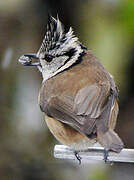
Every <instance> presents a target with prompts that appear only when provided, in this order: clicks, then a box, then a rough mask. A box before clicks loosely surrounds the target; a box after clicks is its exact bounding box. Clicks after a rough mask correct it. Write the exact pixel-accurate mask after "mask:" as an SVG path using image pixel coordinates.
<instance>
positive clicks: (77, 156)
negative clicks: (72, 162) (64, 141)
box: [74, 151, 82, 165]
mask: <svg viewBox="0 0 134 180" xmlns="http://www.w3.org/2000/svg"><path fill="white" fill-rule="evenodd" d="M74 155H75V157H76V159H77V160H78V161H79V165H80V164H81V159H82V158H81V157H80V155H79V153H78V151H75V152H74Z"/></svg>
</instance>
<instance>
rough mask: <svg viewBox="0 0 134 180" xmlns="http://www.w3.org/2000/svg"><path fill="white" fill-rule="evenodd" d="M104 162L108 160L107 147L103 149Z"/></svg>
mask: <svg viewBox="0 0 134 180" xmlns="http://www.w3.org/2000/svg"><path fill="white" fill-rule="evenodd" d="M103 160H104V162H105V163H107V162H108V161H109V160H108V150H107V149H104V159H103Z"/></svg>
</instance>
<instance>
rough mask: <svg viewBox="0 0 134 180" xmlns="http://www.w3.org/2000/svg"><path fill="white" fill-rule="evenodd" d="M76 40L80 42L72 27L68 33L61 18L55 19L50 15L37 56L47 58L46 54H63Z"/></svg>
mask: <svg viewBox="0 0 134 180" xmlns="http://www.w3.org/2000/svg"><path fill="white" fill-rule="evenodd" d="M76 42H77V43H78V38H77V37H75V36H74V35H73V30H72V28H71V27H70V29H69V31H68V32H67V33H66V32H65V30H64V26H63V24H62V23H61V21H60V20H59V18H58V17H57V19H55V18H54V17H52V16H50V17H49V19H48V24H47V31H46V35H45V37H44V39H43V42H42V45H41V47H40V49H39V51H38V52H37V57H39V58H45V54H51V55H53V56H57V55H59V54H60V55H62V54H64V53H65V52H66V51H68V50H69V49H70V46H72V45H73V44H74V43H76ZM71 48H72V47H71Z"/></svg>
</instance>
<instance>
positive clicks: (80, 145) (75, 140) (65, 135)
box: [45, 114, 96, 150]
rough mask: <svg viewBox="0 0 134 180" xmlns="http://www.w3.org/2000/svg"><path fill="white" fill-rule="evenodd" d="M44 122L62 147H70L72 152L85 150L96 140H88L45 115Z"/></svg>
mask: <svg viewBox="0 0 134 180" xmlns="http://www.w3.org/2000/svg"><path fill="white" fill-rule="evenodd" d="M45 120H46V124H47V126H48V128H49V129H50V131H51V133H52V134H53V135H54V136H55V137H56V139H57V140H58V141H59V142H61V143H62V144H64V145H67V146H70V147H71V148H73V149H74V150H83V149H87V148H88V147H89V146H91V145H93V144H94V143H96V138H94V139H89V138H87V137H86V136H85V135H83V134H81V133H79V132H78V131H76V130H75V129H73V128H71V127H70V126H68V125H65V124H63V123H61V122H59V121H57V120H55V119H53V118H51V117H48V116H47V115H46V114H45Z"/></svg>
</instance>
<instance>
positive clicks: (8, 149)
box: [0, 0, 134, 180]
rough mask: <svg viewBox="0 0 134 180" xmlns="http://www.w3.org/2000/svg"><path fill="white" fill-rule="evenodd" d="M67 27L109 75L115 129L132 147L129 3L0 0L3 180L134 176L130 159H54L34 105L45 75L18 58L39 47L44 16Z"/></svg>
mask: <svg viewBox="0 0 134 180" xmlns="http://www.w3.org/2000/svg"><path fill="white" fill-rule="evenodd" d="M48 12H49V13H51V14H52V15H53V16H55V17H56V16H57V13H58V15H59V18H60V20H61V21H62V22H63V23H64V25H65V26H66V27H69V26H72V27H73V29H74V31H75V34H76V35H77V36H78V37H79V39H80V41H81V42H82V43H83V44H84V45H86V46H87V47H88V48H90V49H91V50H92V51H93V52H94V54H95V55H96V56H97V57H98V58H99V59H100V61H101V62H102V64H103V65H104V66H105V67H106V68H107V70H108V71H109V72H110V73H111V74H112V75H113V76H114V78H115V81H116V83H117V85H118V87H119V90H120V95H119V105H120V113H119V116H118V123H117V126H116V132H118V134H119V135H120V137H121V138H122V140H123V141H124V143H125V147H127V148H134V138H133V136H134V75H133V73H134V1H132V0H124V1H121V0H64V1H63V0H59V1H56V0H38V1H37V0H28V1H26V0H6V1H3V0H1V1H0V80H1V83H2V84H1V86H0V180H68V179H70V180H107V179H108V180H116V179H117V180H126V179H129V180H133V179H134V166H133V165H131V164H116V165H113V166H110V165H105V164H103V163H102V164H96V163H91V164H85V165H81V166H79V165H77V164H75V163H72V162H70V161H65V160H56V159H55V158H54V157H53V148H54V145H55V144H57V143H58V142H57V141H56V140H55V139H54V137H53V136H52V135H51V133H50V132H49V130H48V129H47V127H46V124H45V121H44V118H43V115H42V113H41V111H40V109H39V106H38V101H37V99H38V92H39V89H40V86H41V81H42V77H41V74H40V73H39V72H38V71H37V69H36V68H27V67H23V66H21V64H19V63H18V58H19V57H20V56H21V55H23V54H24V53H29V52H31V53H34V52H37V50H38V48H39V46H40V44H41V41H42V39H43V37H44V33H45V27H46V23H47V14H48Z"/></svg>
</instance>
